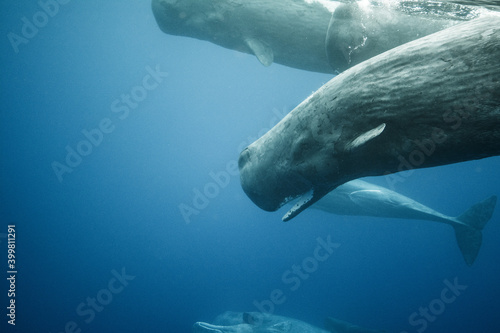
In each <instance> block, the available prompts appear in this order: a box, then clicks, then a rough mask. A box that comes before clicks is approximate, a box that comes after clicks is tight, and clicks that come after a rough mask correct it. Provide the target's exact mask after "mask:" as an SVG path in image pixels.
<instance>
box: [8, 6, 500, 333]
mask: <svg viewBox="0 0 500 333" xmlns="http://www.w3.org/2000/svg"><path fill="white" fill-rule="evenodd" d="M40 3H44V1H41V2H37V1H12V0H5V1H3V2H2V4H1V5H0V6H1V11H0V16H1V20H0V25H1V33H2V35H3V36H4V37H3V38H2V46H1V53H0V54H1V64H2V72H1V81H0V82H1V96H2V99H1V101H2V103H1V108H0V135H1V140H0V196H1V197H0V222H1V223H0V258H1V259H0V268H1V270H0V274H1V276H2V277H3V278H2V279H1V280H2V282H1V283H0V295H1V296H0V309H2V310H1V311H0V314H1V316H0V331H1V332H11V331H12V332H16V331H17V332H53V333H55V332H67V331H69V332H71V331H74V332H79V331H78V330H81V332H190V331H191V326H192V325H193V323H194V322H196V321H206V322H211V321H212V320H213V318H214V317H215V316H216V315H218V314H220V313H222V312H224V311H226V310H233V311H260V309H259V304H260V306H264V305H263V304H269V302H267V303H266V302H265V301H266V300H269V299H270V294H271V292H272V291H273V290H275V289H279V290H281V291H283V294H284V296H285V301H284V302H283V303H282V304H276V305H274V306H273V307H274V308H273V309H270V308H268V309H267V311H270V310H272V311H271V312H273V313H275V314H278V315H282V316H288V317H293V318H297V319H300V320H303V321H306V322H308V323H310V324H313V325H315V326H318V327H323V322H324V319H325V318H326V317H328V316H331V317H335V318H339V319H342V320H346V321H349V322H351V323H355V324H357V325H360V326H365V327H369V328H374V329H385V330H387V331H388V332H405V331H406V332H417V329H418V328H422V326H412V325H410V323H409V317H410V316H411V315H412V313H414V312H418V311H419V308H420V307H428V306H429V304H430V303H431V302H433V300H435V299H439V298H440V296H441V292H442V290H443V289H444V288H445V287H446V286H447V284H446V281H448V282H451V283H453V282H454V281H458V283H459V284H460V285H462V286H466V288H464V289H463V290H462V291H461V292H460V295H459V296H457V297H456V300H455V301H454V302H452V303H451V304H446V307H445V309H443V311H442V313H440V314H439V315H438V316H436V318H435V319H434V321H432V322H430V321H429V322H427V324H426V327H425V329H424V331H426V332H500V320H499V319H498V314H499V313H500V283H499V281H500V265H499V264H498V263H499V257H500V209H498V208H497V209H496V211H495V212H494V215H493V217H492V219H491V220H490V222H489V223H488V224H487V225H486V227H485V228H484V231H483V244H482V247H481V251H480V253H479V256H478V258H477V259H476V261H475V263H474V264H473V265H472V267H468V266H467V265H466V264H465V262H464V260H463V258H462V255H461V254H460V251H459V249H458V246H457V244H456V241H455V235H454V232H453V229H452V228H451V227H449V226H447V225H444V224H440V223H435V222H428V221H413V220H397V219H377V218H369V217H349V216H336V215H331V214H328V213H325V212H321V211H316V210H308V211H306V212H303V213H302V214H300V216H298V217H297V218H295V219H293V220H292V221H290V222H287V223H283V222H281V216H282V215H283V214H284V213H285V212H286V210H287V208H286V207H283V208H282V209H281V210H279V211H278V212H274V213H268V212H264V211H262V210H260V209H259V208H258V207H256V206H255V205H254V204H253V203H252V202H251V201H250V200H249V199H248V198H247V196H246V195H245V194H244V192H243V191H242V189H241V186H240V183H239V176H238V175H237V171H236V172H235V163H236V161H237V158H238V155H239V152H240V151H241V149H242V148H244V147H245V146H246V145H248V144H250V143H251V142H253V141H254V140H255V139H257V138H258V136H259V135H262V134H263V133H264V132H265V131H266V130H267V129H269V128H270V127H271V126H273V125H274V124H276V123H277V122H278V120H279V119H281V118H282V117H283V116H284V115H285V114H286V113H287V112H289V111H290V110H292V109H293V108H294V107H295V106H296V105H298V104H299V103H300V102H301V101H302V100H304V99H305V98H306V97H308V96H309V95H310V94H311V92H313V91H315V90H316V89H318V88H319V87H320V86H321V85H322V84H324V83H326V82H327V81H328V80H329V79H330V78H331V77H332V76H331V75H326V74H318V73H313V72H306V71H302V70H297V69H293V68H288V67H284V66H281V65H277V64H273V65H271V66H270V67H267V68H266V67H264V66H262V65H261V64H260V63H259V62H258V61H257V59H256V58H255V57H254V56H250V55H246V54H242V53H238V52H236V51H231V50H227V49H224V48H221V47H219V46H216V45H213V44H210V43H208V42H202V41H199V40H196V39H190V38H183V37H175V36H170V35H166V34H164V33H163V32H161V31H160V29H159V28H158V26H157V24H156V22H155V20H154V17H153V14H152V11H151V8H150V1H95V0H90V1H66V3H65V4H61V5H60V6H59V8H58V10H57V12H55V11H54V12H53V14H54V15H53V16H47V22H46V24H44V25H43V27H40V28H38V29H37V30H38V31H36V32H35V31H27V33H29V34H31V35H32V36H31V38H26V40H25V41H23V42H22V43H20V44H18V45H17V47H14V46H13V44H12V43H11V41H10V40H9V37H8V36H9V33H15V34H17V35H21V29H22V27H23V24H25V21H23V20H30V21H31V20H32V19H33V17H34V16H36V15H37V13H38V12H40V11H41V10H42V9H41V5H40ZM61 3H63V1H61ZM39 19H43V17H41V16H40V17H39ZM11 36H12V35H11ZM148 75H149V76H148ZM146 77H149V79H145V78H146ZM151 78H153V79H151ZM141 87H147V89H142V88H141ZM124 96H125V97H124ZM126 96H129V97H128V99H127V97H126ZM130 96H132V97H130ZM133 96H135V97H133ZM127 101H128V102H127ZM96 129H99V130H96ZM98 132H99V133H101V135H99V134H97V133H98ZM89 138H90V139H89ZM92 140H93V143H92V144H90V145H89V144H88V143H85V142H83V141H87V142H90V141H92ZM82 142H83V143H82ZM78 149H80V151H82V152H84V155H85V156H80V158H77V157H75V155H74V154H73V153H71V152H72V151H73V152H74V151H76V150H78ZM68 155H70V156H71V157H69V158H68ZM68 159H69V160H68ZM68 161H69V163H68ZM58 163H59V164H58ZM367 163H369V161H367ZM63 164H64V165H67V166H68V165H71V166H70V167H67V169H59V170H64V172H62V171H61V172H59V174H58V172H56V171H55V169H54V168H56V169H57V168H58V167H59V168H60V165H63ZM54 166H56V167H54ZM499 167H500V157H493V158H488V159H483V160H478V161H470V162H466V163H459V164H454V165H448V166H442V167H437V168H430V169H420V170H414V171H413V172H412V173H411V174H406V175H405V176H404V177H403V179H404V181H401V182H397V183H395V184H392V183H390V182H389V180H388V179H387V178H386V177H373V178H370V179H369V180H370V181H371V182H373V183H376V184H378V185H381V186H386V187H390V185H391V186H392V187H390V188H392V189H394V190H396V191H397V192H399V193H401V194H404V195H407V196H409V197H411V198H413V199H415V200H417V201H420V202H421V203H423V204H425V205H428V206H429V207H431V208H434V209H436V210H437V211H439V212H442V213H444V214H448V215H451V216H457V215H460V214H461V213H463V212H464V211H465V210H467V208H468V207H470V206H471V205H473V204H475V203H477V202H479V201H482V200H484V199H486V198H487V197H489V196H490V195H494V194H495V195H498V194H500V177H498V172H499ZM200 193H201V195H200ZM203 193H208V196H207V195H204V194H203ZM188 206H189V207H191V209H192V210H189V212H190V213H189V214H186V213H185V212H186V210H185V209H186V207H188ZM182 212H184V214H183V213H182ZM8 225H15V235H16V242H15V246H16V248H15V251H16V253H15V262H16V269H17V274H16V281H15V306H16V308H15V309H16V310H15V326H13V325H11V324H8V320H10V319H9V317H8V316H7V315H6V314H8V311H9V310H8V309H6V308H7V307H8V306H9V301H10V299H12V297H8V296H7V294H8V290H9V288H10V284H9V283H10V282H9V280H7V278H8V277H9V274H8V273H7V271H8V270H9V268H8V266H7V260H8V258H7V253H8V249H7V243H8V242H7V234H8ZM319 237H320V238H322V239H327V238H328V237H330V239H331V240H332V241H333V242H335V243H337V244H340V246H339V247H338V248H336V249H335V251H334V252H333V254H332V255H331V256H330V257H329V258H328V259H327V260H325V261H324V262H320V263H319V264H318V265H317V268H316V269H314V271H313V272H311V273H310V274H308V276H307V277H306V278H299V283H300V284H299V285H298V287H296V288H292V286H296V285H292V284H290V283H286V282H284V281H283V279H282V276H283V274H284V273H285V272H287V271H288V270H291V269H292V266H293V265H300V264H301V263H302V262H303V261H304V260H305V259H306V258H308V257H311V256H312V255H313V251H314V249H315V247H316V246H317V244H318V241H317V239H318V238H319ZM292 289H293V290H292ZM96 299H97V302H98V304H95V303H94V306H92V305H91V304H92V302H93V301H92V300H94V302H96V301H95V300H96ZM99 300H100V301H99Z"/></svg>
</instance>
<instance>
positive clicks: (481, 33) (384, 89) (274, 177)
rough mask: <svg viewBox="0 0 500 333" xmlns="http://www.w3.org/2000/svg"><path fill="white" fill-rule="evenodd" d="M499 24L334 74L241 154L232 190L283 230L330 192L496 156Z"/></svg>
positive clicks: (455, 31)
mask: <svg viewBox="0 0 500 333" xmlns="http://www.w3.org/2000/svg"><path fill="white" fill-rule="evenodd" d="M498 59H500V17H499V16H498V15H494V14H491V15H488V16H484V17H481V18H478V19H475V20H472V21H468V22H465V23H462V24H460V25H456V26H453V27H451V28H448V29H445V30H442V31H440V32H437V33H434V34H432V35H429V36H426V37H423V38H420V39H417V40H415V41H412V42H410V43H406V44H404V45H401V46H399V47H397V48H394V49H391V50H389V51H387V52H385V53H383V54H380V55H378V56H376V57H373V58H371V59H369V60H366V61H364V62H362V63H361V64H358V65H356V66H354V67H352V68H350V69H348V70H346V71H345V72H343V73H341V74H339V75H338V76H336V77H335V78H333V79H332V80H330V81H329V82H328V83H326V84H325V85H324V86H322V87H321V88H320V89H319V90H318V91H316V92H315V93H313V94H312V95H311V96H310V97H308V98H307V99H306V100H305V101H304V102H302V103H301V104H300V105H299V106H297V107H296V108H295V109H294V110H292V111H291V112H290V113H289V114H288V115H287V116H286V117H285V118H284V119H283V120H282V121H281V122H279V123H278V124H277V125H276V126H275V127H274V128H272V129H271V130H270V131H269V132H267V133H266V134H264V135H263V136H262V137H261V138H260V139H258V140H257V141H255V142H254V143H252V144H251V145H250V146H248V147H247V148H246V149H244V150H243V151H242V152H241V154H240V157H239V161H238V164H239V169H240V180H241V185H242V188H243V190H244V191H245V193H246V194H247V195H248V197H249V198H250V199H251V200H252V201H253V202H254V203H255V204H256V205H257V206H259V207H260V208H262V209H264V210H267V211H275V210H277V209H278V208H280V207H281V206H282V205H284V204H285V203H287V202H289V201H291V200H292V199H294V198H297V197H302V198H301V200H300V201H299V203H298V204H297V205H295V206H294V207H293V208H292V209H291V210H290V211H289V212H288V213H287V214H286V215H285V216H284V217H283V220H285V221H287V220H290V219H291V218H293V217H295V216H296V215H298V214H299V213H300V212H301V211H303V210H304V209H306V208H307V207H309V206H310V205H312V204H313V203H314V202H316V201H318V200H319V199H320V198H321V197H323V196H324V195H326V194H327V193H328V192H330V191H331V190H333V189H334V188H336V187H337V186H339V185H341V184H343V183H345V182H347V181H349V180H353V179H357V178H360V177H364V176H379V175H386V174H390V173H395V172H398V171H403V170H407V169H413V168H425V167H432V166H439V165H444V164H450V163H457V162H462V161H467V160H473V159H480V158H485V157H489V156H495V155H499V154H500V61H498Z"/></svg>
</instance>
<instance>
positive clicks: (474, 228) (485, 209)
mask: <svg viewBox="0 0 500 333" xmlns="http://www.w3.org/2000/svg"><path fill="white" fill-rule="evenodd" d="M496 203H497V196H496V195H493V196H491V197H489V198H488V199H486V200H484V201H482V202H479V203H477V204H475V205H474V206H472V207H470V208H469V209H468V210H467V211H466V212H465V213H463V214H462V215H460V216H459V217H457V220H458V221H460V222H462V223H463V225H459V224H454V225H453V228H454V229H455V236H456V238H457V243H458V247H459V248H460V251H461V252H462V255H463V257H464V260H465V262H466V263H467V265H468V266H471V265H472V264H473V263H474V260H476V257H477V255H478V253H479V249H480V248H481V243H482V241H483V234H482V232H481V231H482V230H483V228H484V226H485V225H486V223H487V222H488V221H489V220H490V219H491V216H492V215H493V211H494V209H495V205H496Z"/></svg>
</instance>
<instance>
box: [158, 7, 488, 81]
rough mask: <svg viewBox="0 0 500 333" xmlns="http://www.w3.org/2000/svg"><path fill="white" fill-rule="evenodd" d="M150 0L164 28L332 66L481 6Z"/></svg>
mask: <svg viewBox="0 0 500 333" xmlns="http://www.w3.org/2000/svg"><path fill="white" fill-rule="evenodd" d="M358 4H362V5H358ZM151 7H152V11H153V14H154V17H155V19H156V22H157V24H158V26H159V27H160V29H161V30H162V31H163V32H165V33H167V34H170V35H176V36H186V37H192V38H196V39H200V40H205V41H209V42H211V43H214V44H217V45H219V46H222V47H224V48H228V49H232V50H236V51H239V52H244V53H248V54H253V55H255V56H256V57H257V59H258V60H259V61H260V62H261V63H262V64H263V65H265V66H269V65H271V64H272V63H273V62H274V63H279V64H282V65H285V66H289V67H293V68H298V69H303V70H307V71H314V72H321V73H332V74H333V73H336V72H338V71H342V70H344V69H346V68H348V67H350V66H353V65H355V64H357V63H359V62H361V61H363V60H366V59H368V58H370V57H372V56H374V55H377V54H380V53H382V52H384V51H387V50H389V49H391V48H393V47H396V46H398V45H401V44H403V43H406V42H409V41H411V40H414V39H417V38H420V37H422V36H425V35H428V34H430V33H433V32H436V31H439V30H442V29H444V28H447V27H450V26H453V25H455V24H457V23H460V22H462V21H464V20H470V19H473V18H475V17H477V16H480V15H482V14H483V12H484V10H481V9H479V8H473V7H469V6H460V5H452V4H448V5H446V6H445V5H444V4H439V5H433V3H432V2H425V1H418V2H415V3H413V2H410V1H400V2H397V3H392V4H384V3H381V2H379V3H376V2H375V3H371V2H366V1H363V2H361V1H357V2H356V1H354V2H350V3H348V4H346V3H343V2H340V1H330V0H315V1H306V0H279V1H270V0H182V1H179V0H152V2H151ZM443 7H445V8H444V9H443ZM332 13H333V15H332Z"/></svg>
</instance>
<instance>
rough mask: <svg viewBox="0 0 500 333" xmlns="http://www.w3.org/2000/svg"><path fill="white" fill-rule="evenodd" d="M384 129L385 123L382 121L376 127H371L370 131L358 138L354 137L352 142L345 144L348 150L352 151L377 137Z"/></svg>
mask: <svg viewBox="0 0 500 333" xmlns="http://www.w3.org/2000/svg"><path fill="white" fill-rule="evenodd" d="M384 129H385V123H382V124H380V125H379V126H377V127H375V128H374V129H371V130H369V131H367V132H365V133H363V134H361V135H360V136H358V137H357V138H356V139H354V140H352V141H351V142H349V143H347V144H346V145H345V149H346V150H347V151H351V150H353V149H355V148H358V147H360V146H362V145H364V144H365V143H367V142H368V141H370V140H372V139H374V138H376V137H377V136H379V135H380V134H382V132H383V131H384Z"/></svg>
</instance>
